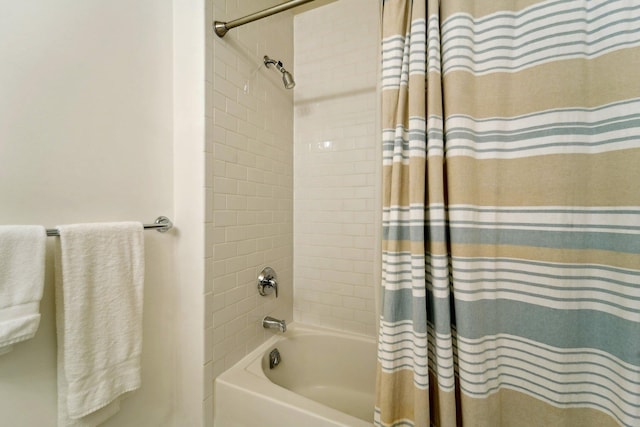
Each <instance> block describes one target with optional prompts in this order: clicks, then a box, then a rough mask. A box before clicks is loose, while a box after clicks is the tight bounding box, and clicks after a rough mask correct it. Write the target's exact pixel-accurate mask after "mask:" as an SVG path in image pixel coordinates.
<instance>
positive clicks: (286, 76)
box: [264, 55, 296, 89]
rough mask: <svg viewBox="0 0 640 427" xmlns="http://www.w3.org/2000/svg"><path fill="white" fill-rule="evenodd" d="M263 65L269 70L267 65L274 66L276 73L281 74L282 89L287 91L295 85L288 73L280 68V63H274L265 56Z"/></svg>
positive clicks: (274, 61)
mask: <svg viewBox="0 0 640 427" xmlns="http://www.w3.org/2000/svg"><path fill="white" fill-rule="evenodd" d="M264 65H265V66H266V67H267V68H269V65H275V66H276V68H277V69H278V71H280V72H281V73H282V83H283V84H284V87H285V88H287V89H293V87H294V86H295V85H296V82H295V81H294V80H293V76H292V75H291V73H290V72H288V71H287V70H285V69H284V67H283V66H282V61H276V60H274V59H271V58H269V57H268V56H267V55H265V56H264Z"/></svg>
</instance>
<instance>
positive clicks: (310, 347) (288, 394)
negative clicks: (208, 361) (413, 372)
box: [214, 324, 376, 427]
mask: <svg viewBox="0 0 640 427" xmlns="http://www.w3.org/2000/svg"><path fill="white" fill-rule="evenodd" d="M274 348H278V350H279V352H280V356H281V362H280V364H279V365H278V366H277V367H275V368H274V369H272V370H271V369H269V353H270V352H271V350H273V349H274ZM375 365H376V343H375V340H374V339H373V338H370V337H365V336H361V335H352V334H348V333H343V332H337V331H333V330H327V329H320V328H315V327H309V326H303V325H296V324H292V325H289V326H288V327H287V332H286V333H284V334H280V333H278V332H275V331H274V336H273V337H272V338H271V339H269V340H268V341H267V342H265V343H264V344H263V345H261V346H260V347H258V348H257V349H256V350H254V351H253V352H252V353H251V354H249V355H247V356H246V357H245V358H243V359H242V360H241V361H240V362H238V363H237V364H236V365H234V366H233V367H232V368H231V369H229V370H228V371H226V372H224V373H223V374H222V375H220V376H219V377H218V378H217V379H216V382H215V394H214V426H215V427H334V426H336V427H337V426H341V427H346V426H348V427H365V426H366V427H371V425H372V424H373V407H374V390H375Z"/></svg>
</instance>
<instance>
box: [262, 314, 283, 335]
mask: <svg viewBox="0 0 640 427" xmlns="http://www.w3.org/2000/svg"><path fill="white" fill-rule="evenodd" d="M262 327H263V328H266V329H278V330H280V332H287V324H286V323H285V321H284V320H278V319H275V318H273V317H271V316H267V317H265V318H264V319H262Z"/></svg>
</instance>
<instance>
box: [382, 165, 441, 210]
mask: <svg viewBox="0 0 640 427" xmlns="http://www.w3.org/2000/svg"><path fill="white" fill-rule="evenodd" d="M424 167H425V159H424V157H414V158H411V160H410V163H409V165H403V164H400V163H394V164H393V166H384V167H383V168H382V174H383V182H385V183H390V182H392V181H391V179H392V178H393V179H394V180H397V179H401V183H400V184H398V181H393V182H394V184H395V185H394V186H393V187H392V186H387V185H385V188H384V189H383V195H382V201H383V206H384V207H386V208H388V207H389V206H409V205H410V204H411V203H424V201H425V197H424V184H425V181H424V179H425V176H424V172H425V170H424ZM426 173H427V183H428V186H429V195H428V203H444V182H443V174H444V170H443V164H442V157H439V156H433V157H429V158H428V159H427V171H426ZM392 175H393V176H392ZM411 180H413V181H411ZM398 185H399V187H398ZM399 189H410V190H409V191H400V190H399Z"/></svg>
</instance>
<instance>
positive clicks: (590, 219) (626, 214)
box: [438, 205, 640, 234]
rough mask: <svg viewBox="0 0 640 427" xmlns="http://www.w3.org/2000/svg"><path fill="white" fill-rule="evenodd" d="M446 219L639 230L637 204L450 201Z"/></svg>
mask: <svg viewBox="0 0 640 427" xmlns="http://www.w3.org/2000/svg"><path fill="white" fill-rule="evenodd" d="M545 211H546V212H545ZM611 211H613V212H611ZM438 220H440V218H438ZM449 220H450V221H451V226H452V227H465V226H473V227H477V228H491V229H506V228H508V229H521V230H547V231H574V232H586V231H590V232H612V233H625V234H640V207H637V206H625V207H621V208H620V207H617V208H594V207H581V206H572V207H567V206H544V207H537V206H535V207H533V206H531V207H507V206H501V207H493V206H473V205H451V206H450V207H449ZM467 223H469V224H467ZM632 227H635V228H636V229H635V230H634V229H632Z"/></svg>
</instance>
